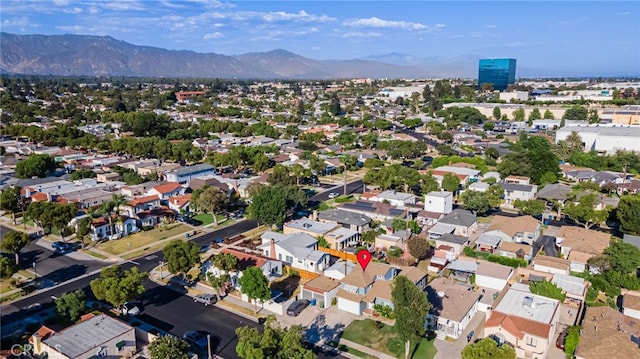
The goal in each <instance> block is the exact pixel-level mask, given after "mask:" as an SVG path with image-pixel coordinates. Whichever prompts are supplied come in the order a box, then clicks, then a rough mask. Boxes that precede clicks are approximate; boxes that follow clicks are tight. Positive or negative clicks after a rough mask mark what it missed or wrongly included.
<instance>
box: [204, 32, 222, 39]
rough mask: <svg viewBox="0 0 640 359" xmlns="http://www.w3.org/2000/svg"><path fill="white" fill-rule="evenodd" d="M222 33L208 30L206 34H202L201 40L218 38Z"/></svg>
mask: <svg viewBox="0 0 640 359" xmlns="http://www.w3.org/2000/svg"><path fill="white" fill-rule="evenodd" d="M223 37H224V35H223V34H222V33H221V32H218V31H216V32H210V33H207V34H204V36H203V37H202V39H203V40H211V39H220V38H223Z"/></svg>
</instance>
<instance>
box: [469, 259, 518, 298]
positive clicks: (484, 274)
mask: <svg viewBox="0 0 640 359" xmlns="http://www.w3.org/2000/svg"><path fill="white" fill-rule="evenodd" d="M514 272H515V270H514V269H513V268H512V267H508V266H505V265H502V264H497V263H491V262H485V261H482V262H480V264H478V269H476V285H477V286H479V287H484V288H489V289H495V290H497V291H502V290H503V289H504V288H505V287H506V286H507V283H509V280H510V279H511V277H513V274H514Z"/></svg>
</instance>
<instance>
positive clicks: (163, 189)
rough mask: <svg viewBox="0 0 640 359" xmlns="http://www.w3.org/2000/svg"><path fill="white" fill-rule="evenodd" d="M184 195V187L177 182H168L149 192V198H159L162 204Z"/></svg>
mask: <svg viewBox="0 0 640 359" xmlns="http://www.w3.org/2000/svg"><path fill="white" fill-rule="evenodd" d="M183 193H184V187H182V186H181V185H180V184H179V183H177V182H167V183H164V184H161V185H157V186H154V187H153V188H151V190H149V191H148V192H147V195H149V196H158V198H160V201H161V202H166V200H168V199H169V198H171V197H175V196H180V195H182V194H183Z"/></svg>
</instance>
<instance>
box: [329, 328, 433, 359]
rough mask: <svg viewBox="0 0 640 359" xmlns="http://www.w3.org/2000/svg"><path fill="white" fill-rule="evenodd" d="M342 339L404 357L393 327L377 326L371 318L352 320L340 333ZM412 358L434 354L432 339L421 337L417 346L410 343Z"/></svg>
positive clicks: (402, 348)
mask: <svg viewBox="0 0 640 359" xmlns="http://www.w3.org/2000/svg"><path fill="white" fill-rule="evenodd" d="M342 337H343V338H344V339H347V340H350V341H352V342H355V343H358V344H361V345H364V346H367V347H369V348H371V349H374V350H377V351H380V352H383V353H387V354H390V355H393V356H395V357H397V358H403V357H404V343H403V342H402V341H400V339H398V337H397V335H396V333H395V331H394V330H393V327H392V326H390V325H387V324H382V325H381V327H380V328H379V327H378V326H377V325H376V322H375V321H374V320H372V319H364V320H356V321H353V322H352V323H351V324H349V326H348V327H347V328H346V329H345V330H344V332H343V333H342ZM411 350H412V351H414V350H415V352H414V353H413V358H420V359H423V358H425V359H428V358H433V357H434V356H435V355H436V352H437V350H436V348H435V347H434V346H433V340H427V339H422V341H421V342H420V344H419V347H418V348H417V349H415V344H412V345H411Z"/></svg>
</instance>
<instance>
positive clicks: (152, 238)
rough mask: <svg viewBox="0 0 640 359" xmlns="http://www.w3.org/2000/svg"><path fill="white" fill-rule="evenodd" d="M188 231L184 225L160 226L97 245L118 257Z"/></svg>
mask: <svg viewBox="0 0 640 359" xmlns="http://www.w3.org/2000/svg"><path fill="white" fill-rule="evenodd" d="M189 230H191V228H189V227H187V226H185V225H184V224H170V225H168V226H165V225H160V227H158V228H154V229H152V230H150V231H144V232H139V233H136V234H132V235H130V236H127V237H124V238H120V239H116V240H110V241H107V242H105V243H101V244H99V245H98V248H100V249H101V250H103V251H105V252H108V253H111V254H114V255H119V254H121V253H124V252H128V251H130V250H134V249H138V248H142V247H147V246H149V245H151V244H153V243H155V242H158V241H161V240H163V239H167V238H169V237H173V236H175V235H178V234H182V233H185V232H187V231H189Z"/></svg>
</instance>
